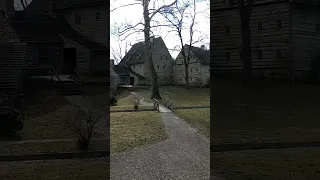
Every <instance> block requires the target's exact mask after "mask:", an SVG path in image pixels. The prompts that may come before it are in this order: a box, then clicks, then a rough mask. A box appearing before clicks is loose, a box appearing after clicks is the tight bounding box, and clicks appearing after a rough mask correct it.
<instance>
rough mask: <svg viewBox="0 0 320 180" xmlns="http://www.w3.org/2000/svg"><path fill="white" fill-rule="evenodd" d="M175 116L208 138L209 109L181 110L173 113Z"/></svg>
mask: <svg viewBox="0 0 320 180" xmlns="http://www.w3.org/2000/svg"><path fill="white" fill-rule="evenodd" d="M174 113H175V114H176V115H178V116H179V117H181V118H182V119H184V120H185V121H186V122H188V123H189V124H191V125H192V126H194V127H195V128H196V129H198V130H199V132H200V133H202V134H204V135H205V136H206V137H209V136H210V109H209V108H205V109H183V110H176V111H174Z"/></svg>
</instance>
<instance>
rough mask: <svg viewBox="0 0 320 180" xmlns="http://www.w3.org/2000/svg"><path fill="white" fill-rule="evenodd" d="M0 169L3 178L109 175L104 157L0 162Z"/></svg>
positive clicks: (71, 179)
mask: <svg viewBox="0 0 320 180" xmlns="http://www.w3.org/2000/svg"><path fill="white" fill-rule="evenodd" d="M0 169H1V171H0V179H3V180H21V179H23V180H34V179H41V180H57V179H64V180H88V179H96V180H105V179H108V177H109V176H110V171H109V163H108V162H106V161H104V159H70V160H46V161H43V160H39V161H23V162H0ZM39 172H41V173H39Z"/></svg>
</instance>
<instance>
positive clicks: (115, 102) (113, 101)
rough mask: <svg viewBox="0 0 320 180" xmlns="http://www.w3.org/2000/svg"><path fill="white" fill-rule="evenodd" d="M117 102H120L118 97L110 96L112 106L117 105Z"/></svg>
mask: <svg viewBox="0 0 320 180" xmlns="http://www.w3.org/2000/svg"><path fill="white" fill-rule="evenodd" d="M117 102H118V100H117V96H115V95H110V105H115V104H117Z"/></svg>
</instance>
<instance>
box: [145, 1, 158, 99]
mask: <svg viewBox="0 0 320 180" xmlns="http://www.w3.org/2000/svg"><path fill="white" fill-rule="evenodd" d="M148 5H149V3H148V0H144V1H143V16H144V23H145V24H144V39H145V41H144V42H145V53H146V55H147V56H146V58H147V59H146V60H147V61H148V69H149V73H150V75H151V99H153V98H156V99H161V96H160V92H159V88H158V80H157V73H156V71H155V69H154V65H153V61H152V52H151V43H150V17H149V9H148Z"/></svg>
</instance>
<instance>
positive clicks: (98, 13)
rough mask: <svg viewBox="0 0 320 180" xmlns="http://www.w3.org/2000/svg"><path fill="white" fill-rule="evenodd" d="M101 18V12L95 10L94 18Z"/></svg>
mask: <svg viewBox="0 0 320 180" xmlns="http://www.w3.org/2000/svg"><path fill="white" fill-rule="evenodd" d="M100 19H101V13H100V12H97V13H96V20H97V21H99V20H100Z"/></svg>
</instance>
